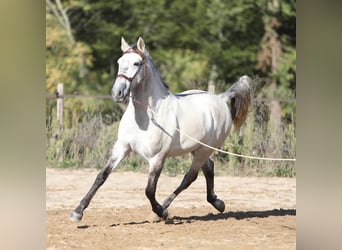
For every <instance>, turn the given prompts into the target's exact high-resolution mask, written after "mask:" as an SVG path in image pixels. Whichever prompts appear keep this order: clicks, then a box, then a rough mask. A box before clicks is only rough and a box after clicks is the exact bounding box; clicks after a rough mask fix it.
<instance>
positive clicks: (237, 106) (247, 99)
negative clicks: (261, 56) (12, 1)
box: [218, 75, 253, 131]
mask: <svg viewBox="0 0 342 250" xmlns="http://www.w3.org/2000/svg"><path fill="white" fill-rule="evenodd" d="M251 83H252V79H251V78H250V77H248V76H246V75H244V76H242V77H240V79H239V80H238V81H237V82H236V83H234V84H233V85H232V86H231V87H230V88H229V89H228V90H227V91H225V92H223V93H220V94H218V95H219V96H220V97H221V98H223V99H224V100H225V101H226V102H227V103H228V102H229V101H230V113H231V115H232V119H233V124H234V128H235V130H237V131H238V130H239V129H240V127H241V125H242V124H243V123H244V121H245V120H246V117H247V114H248V108H249V106H250V104H251V101H252V96H253V88H252V86H251Z"/></svg>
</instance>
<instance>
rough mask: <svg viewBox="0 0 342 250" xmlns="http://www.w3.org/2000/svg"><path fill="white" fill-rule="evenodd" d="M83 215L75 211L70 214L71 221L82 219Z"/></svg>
mask: <svg viewBox="0 0 342 250" xmlns="http://www.w3.org/2000/svg"><path fill="white" fill-rule="evenodd" d="M82 216H83V215H82V214H79V213H77V212H75V211H74V212H72V213H71V214H70V216H69V219H70V220H71V221H80V220H81V219H82Z"/></svg>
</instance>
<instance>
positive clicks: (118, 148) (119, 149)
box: [69, 142, 129, 221]
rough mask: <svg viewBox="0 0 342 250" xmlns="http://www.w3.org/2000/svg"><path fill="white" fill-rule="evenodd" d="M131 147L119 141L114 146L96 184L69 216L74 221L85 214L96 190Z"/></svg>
mask: <svg viewBox="0 0 342 250" xmlns="http://www.w3.org/2000/svg"><path fill="white" fill-rule="evenodd" d="M128 152H129V148H128V147H127V146H123V145H120V144H119V143H118V142H117V143H116V144H115V145H114V147H113V152H112V156H111V157H110V159H109V160H108V162H107V164H106V165H105V167H104V168H103V169H102V170H101V172H100V173H98V175H97V177H96V179H95V182H94V184H93V185H92V186H91V188H90V190H89V191H88V193H87V194H86V195H85V196H84V198H83V199H82V200H81V202H80V204H79V205H78V206H77V207H76V208H75V209H74V211H73V212H72V213H71V214H70V216H69V218H70V220H72V221H80V220H81V219H82V216H83V211H84V210H85V209H86V208H87V207H88V205H89V203H90V201H91V199H92V198H93V197H94V195H95V193H96V191H97V190H98V189H99V188H100V187H101V186H102V184H103V183H104V182H105V181H106V179H107V177H108V176H109V174H110V173H111V172H112V171H113V170H114V169H115V168H116V166H117V165H118V164H119V163H120V162H121V160H122V159H123V158H124V157H125V156H126V155H127V153H128Z"/></svg>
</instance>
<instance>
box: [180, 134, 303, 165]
mask: <svg viewBox="0 0 342 250" xmlns="http://www.w3.org/2000/svg"><path fill="white" fill-rule="evenodd" d="M175 129H176V130H177V131H178V132H179V133H180V134H182V135H184V136H186V137H188V138H189V139H191V140H193V141H195V142H197V143H199V144H201V145H203V146H205V147H207V148H210V149H213V150H215V151H218V152H221V153H224V154H227V155H233V156H236V157H241V158H247V159H254V160H265V161H296V159H286V158H265V157H256V156H249V155H242V154H236V153H232V152H229V151H225V150H222V149H219V148H215V147H212V146H210V145H208V144H206V143H203V142H201V141H199V140H197V139H195V138H193V137H191V136H190V135H187V134H185V133H184V132H183V131H181V130H180V129H178V128H175Z"/></svg>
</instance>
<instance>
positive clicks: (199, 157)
mask: <svg viewBox="0 0 342 250" xmlns="http://www.w3.org/2000/svg"><path fill="white" fill-rule="evenodd" d="M210 153H211V152H210ZM210 153H206V152H204V153H201V152H200V151H197V152H194V153H193V155H194V160H193V162H192V164H191V167H190V170H189V171H188V172H187V173H186V174H185V176H184V178H183V180H182V182H181V184H180V185H179V187H178V188H177V189H176V190H175V191H174V192H173V193H172V194H171V195H169V197H168V198H166V200H165V201H164V203H163V208H165V209H166V208H168V207H169V206H170V204H171V202H172V201H173V200H174V199H175V198H176V197H177V195H179V194H180V193H181V192H182V191H183V190H184V189H186V188H188V187H189V186H190V184H191V183H192V182H194V181H195V180H196V179H197V176H198V171H199V169H200V168H201V166H203V164H204V162H205V161H206V160H207V158H208V157H209V155H210Z"/></svg>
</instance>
